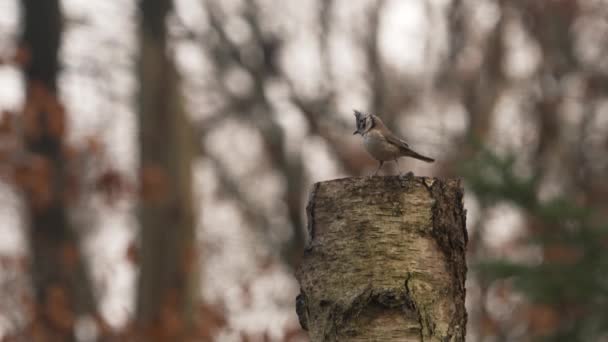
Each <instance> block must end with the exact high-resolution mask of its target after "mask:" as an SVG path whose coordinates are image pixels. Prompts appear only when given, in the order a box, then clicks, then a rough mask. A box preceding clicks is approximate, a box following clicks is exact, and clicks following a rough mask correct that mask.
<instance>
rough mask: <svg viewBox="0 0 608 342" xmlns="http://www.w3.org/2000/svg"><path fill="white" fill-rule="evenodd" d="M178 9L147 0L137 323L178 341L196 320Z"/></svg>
mask: <svg viewBox="0 0 608 342" xmlns="http://www.w3.org/2000/svg"><path fill="white" fill-rule="evenodd" d="M170 9H171V1H169V0H143V1H141V2H140V12H141V30H140V57H139V63H138V66H139V70H138V72H139V75H138V77H139V80H140V90H139V124H140V130H139V145H140V161H141V203H140V216H139V218H140V223H141V236H140V239H141V240H140V242H141V255H140V256H141V258H140V267H141V268H140V277H139V284H138V292H137V305H136V306H137V307H136V323H137V325H138V327H139V328H140V329H142V332H143V333H144V334H145V335H146V337H148V338H153V339H162V340H171V341H177V340H180V339H182V338H183V337H184V334H185V331H186V329H187V327H188V325H189V324H190V323H191V319H192V307H193V303H194V298H193V297H194V289H195V287H194V282H195V279H196V271H195V269H196V262H195V260H196V256H195V255H196V252H195V239H194V219H195V215H194V210H193V203H192V171H191V164H192V156H193V153H194V144H193V139H192V137H191V134H190V133H189V130H190V126H189V124H188V117H187V115H186V113H185V110H184V108H183V104H182V100H181V96H180V91H179V81H178V75H177V72H176V69H175V66H174V63H173V61H172V58H171V57H170V56H169V55H168V54H167V29H166V26H165V22H166V18H167V15H168V13H169V11H170Z"/></svg>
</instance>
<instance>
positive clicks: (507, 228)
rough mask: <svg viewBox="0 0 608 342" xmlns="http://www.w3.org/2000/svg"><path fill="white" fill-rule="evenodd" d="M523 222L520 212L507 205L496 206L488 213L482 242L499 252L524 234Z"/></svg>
mask: <svg viewBox="0 0 608 342" xmlns="http://www.w3.org/2000/svg"><path fill="white" fill-rule="evenodd" d="M524 227H525V222H524V218H523V216H522V213H521V211H520V210H519V209H518V208H517V207H514V206H512V205H509V204H504V203H503V204H498V205H496V206H495V207H494V208H491V209H490V210H489V212H488V219H487V221H486V225H485V234H484V235H483V239H484V242H485V243H486V244H487V245H488V246H489V247H490V248H493V249H496V250H500V249H501V248H504V247H505V245H506V244H508V243H510V242H513V241H514V240H515V239H516V238H518V237H520V236H521V235H522V234H523V233H524Z"/></svg>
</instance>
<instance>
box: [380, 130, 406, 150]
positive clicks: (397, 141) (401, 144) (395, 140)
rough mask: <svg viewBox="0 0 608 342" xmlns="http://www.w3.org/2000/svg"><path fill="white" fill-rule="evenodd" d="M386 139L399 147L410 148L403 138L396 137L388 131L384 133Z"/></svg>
mask: <svg viewBox="0 0 608 342" xmlns="http://www.w3.org/2000/svg"><path fill="white" fill-rule="evenodd" d="M386 140H388V142H390V143H391V144H394V145H397V146H399V148H405V149H408V150H409V149H410V146H409V145H408V144H407V143H406V142H405V141H403V140H401V139H399V138H397V137H396V136H395V135H394V134H392V133H390V134H387V135H386Z"/></svg>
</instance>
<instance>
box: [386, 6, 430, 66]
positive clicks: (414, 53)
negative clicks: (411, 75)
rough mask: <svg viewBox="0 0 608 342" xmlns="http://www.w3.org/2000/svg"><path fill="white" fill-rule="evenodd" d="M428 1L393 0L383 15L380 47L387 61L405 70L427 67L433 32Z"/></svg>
mask: <svg viewBox="0 0 608 342" xmlns="http://www.w3.org/2000/svg"><path fill="white" fill-rule="evenodd" d="M425 6H427V5H425V2H424V1H402V0H393V1H390V2H388V3H387V5H386V7H385V8H384V11H383V13H382V18H381V21H380V28H379V35H380V37H379V40H378V45H379V48H380V52H381V55H382V56H383V57H385V59H386V61H387V62H388V63H390V64H392V65H394V66H396V67H397V68H399V69H401V70H404V71H409V72H412V71H420V70H423V69H424V66H425V64H426V58H425V56H426V49H425V46H426V43H427V33H428V30H429V27H428V19H427V16H426V9H425Z"/></svg>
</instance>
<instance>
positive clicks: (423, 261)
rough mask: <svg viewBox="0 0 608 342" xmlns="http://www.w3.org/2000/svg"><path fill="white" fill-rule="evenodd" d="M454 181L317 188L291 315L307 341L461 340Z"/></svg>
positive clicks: (461, 240) (461, 258)
mask: <svg viewBox="0 0 608 342" xmlns="http://www.w3.org/2000/svg"><path fill="white" fill-rule="evenodd" d="M462 196H463V192H462V188H461V185H460V182H459V180H456V179H449V180H439V179H434V178H423V177H415V178H414V177H412V178H408V179H400V178H399V177H373V178H345V179H338V180H332V181H328V182H322V183H317V184H315V185H314V187H313V190H312V192H311V195H310V201H309V204H308V208H307V211H308V232H309V234H310V241H309V244H308V246H307V248H306V250H305V253H304V258H303V262H302V265H301V266H300V269H299V270H298V273H297V277H298V280H299V282H300V286H301V292H300V295H298V297H297V299H296V311H297V313H298V317H299V319H300V323H301V325H302V327H303V328H304V329H306V330H308V333H309V336H310V338H311V340H312V341H464V338H465V327H466V321H467V314H466V310H465V306H464V300H465V287H464V283H465V277H466V270H467V268H466V262H465V249H466V244H467V232H466V223H465V217H466V211H465V210H464V209H463V205H462Z"/></svg>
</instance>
